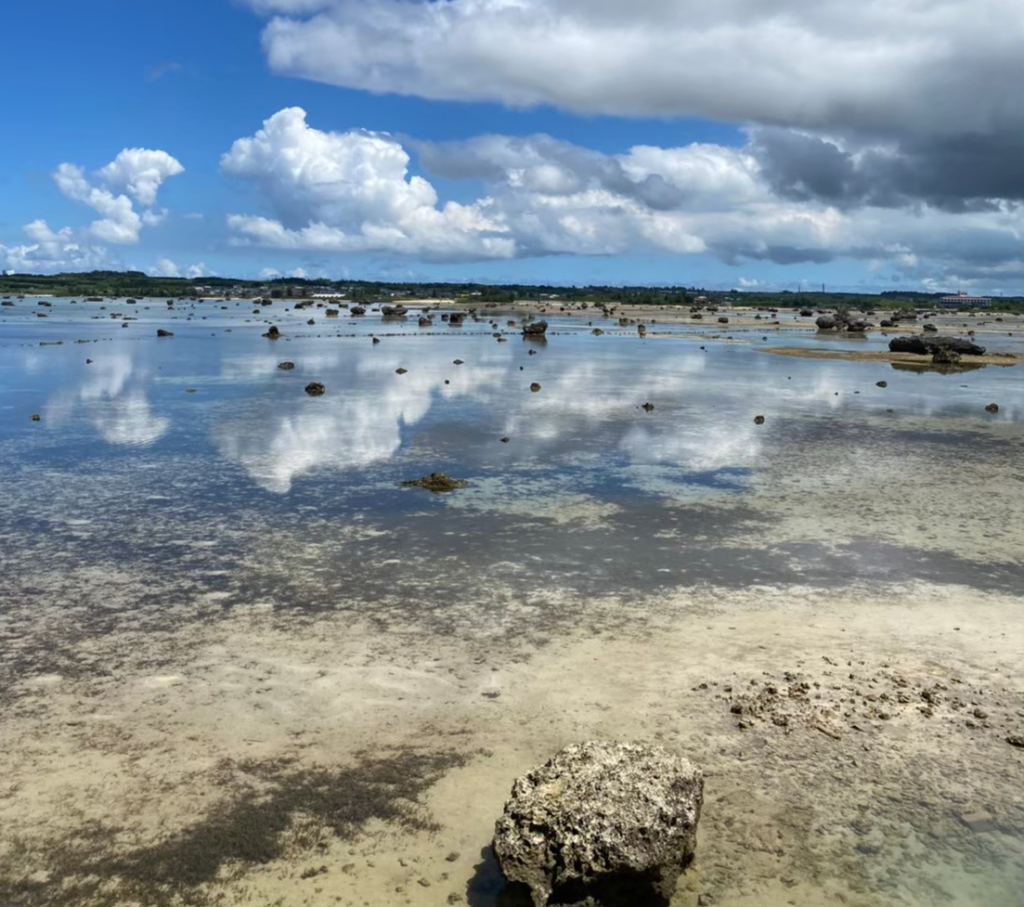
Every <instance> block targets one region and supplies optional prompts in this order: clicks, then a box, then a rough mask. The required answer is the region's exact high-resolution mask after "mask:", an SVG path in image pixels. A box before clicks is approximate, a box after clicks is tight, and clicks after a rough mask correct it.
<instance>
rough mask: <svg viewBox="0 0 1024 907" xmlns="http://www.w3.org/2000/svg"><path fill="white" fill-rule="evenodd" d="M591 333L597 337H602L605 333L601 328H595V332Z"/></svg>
mask: <svg viewBox="0 0 1024 907" xmlns="http://www.w3.org/2000/svg"><path fill="white" fill-rule="evenodd" d="M590 333H591V334H593V335H594V336H595V337H600V336H601V335H602V334H603V333H604V331H602V330H601V329H600V328H594V330H592V331H591V332H590Z"/></svg>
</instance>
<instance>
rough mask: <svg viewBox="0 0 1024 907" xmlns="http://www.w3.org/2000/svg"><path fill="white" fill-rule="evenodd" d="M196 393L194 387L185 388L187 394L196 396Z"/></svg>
mask: <svg viewBox="0 0 1024 907" xmlns="http://www.w3.org/2000/svg"><path fill="white" fill-rule="evenodd" d="M195 392H196V389H195V388H194V387H186V388H185V393H186V394H194V393H195Z"/></svg>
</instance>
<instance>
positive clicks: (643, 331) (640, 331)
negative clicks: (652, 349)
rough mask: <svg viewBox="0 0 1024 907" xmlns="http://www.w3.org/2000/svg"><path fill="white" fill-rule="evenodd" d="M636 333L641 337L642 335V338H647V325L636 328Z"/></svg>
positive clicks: (639, 325)
mask: <svg viewBox="0 0 1024 907" xmlns="http://www.w3.org/2000/svg"><path fill="white" fill-rule="evenodd" d="M636 332H637V333H638V334H639V335H640V336H641V337H645V336H646V335H647V325H646V324H638V325H637V326H636Z"/></svg>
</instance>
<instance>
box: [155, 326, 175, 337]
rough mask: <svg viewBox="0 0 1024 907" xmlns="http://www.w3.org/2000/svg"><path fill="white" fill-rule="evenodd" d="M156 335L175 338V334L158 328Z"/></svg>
mask: <svg viewBox="0 0 1024 907" xmlns="http://www.w3.org/2000/svg"><path fill="white" fill-rule="evenodd" d="M156 335H157V337H173V336H174V334H172V333H171V332H170V331H165V330H164V329H163V328H157V329H156Z"/></svg>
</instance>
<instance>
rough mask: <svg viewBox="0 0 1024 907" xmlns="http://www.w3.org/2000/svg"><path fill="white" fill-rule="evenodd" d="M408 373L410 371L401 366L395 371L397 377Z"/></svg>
mask: <svg viewBox="0 0 1024 907" xmlns="http://www.w3.org/2000/svg"><path fill="white" fill-rule="evenodd" d="M407 371H409V369H407V368H402V367H401V366H399V367H398V368H396V369H395V374H396V375H404V374H405V373H406V372H407Z"/></svg>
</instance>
